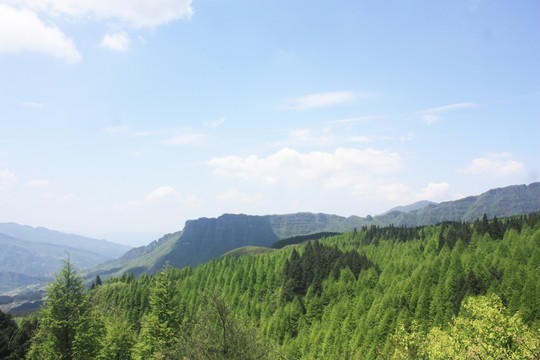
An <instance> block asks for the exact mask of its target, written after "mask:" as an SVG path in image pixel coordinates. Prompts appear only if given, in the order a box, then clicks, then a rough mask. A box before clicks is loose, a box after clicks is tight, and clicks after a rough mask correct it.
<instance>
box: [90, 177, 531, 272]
mask: <svg viewBox="0 0 540 360" xmlns="http://www.w3.org/2000/svg"><path fill="white" fill-rule="evenodd" d="M423 204H425V205H424V206H423V207H420V206H421V205H423ZM419 207H420V208H419ZM400 208H401V209H403V210H404V211H398V210H392V211H389V212H386V213H384V214H382V215H379V216H374V217H370V216H368V217H366V218H362V217H358V216H350V217H348V218H345V217H341V216H337V215H326V214H312V213H296V214H286V215H266V216H250V215H242V214H240V215H232V214H225V215H222V216H220V217H218V218H212V219H209V218H200V219H197V220H189V221H187V222H186V225H185V227H184V230H183V232H182V233H175V234H171V235H167V236H165V237H163V238H162V239H160V240H159V241H157V242H153V243H152V244H150V245H148V246H146V247H140V248H137V249H133V250H131V251H130V252H128V253H126V254H125V255H124V256H123V257H122V258H120V259H117V260H114V261H111V262H108V263H106V264H103V265H100V266H98V267H96V268H94V269H92V272H91V275H95V274H100V275H108V276H118V275H121V274H122V273H124V272H133V273H135V275H140V274H141V273H153V272H156V271H157V270H160V269H161V268H162V267H163V266H164V265H165V263H166V262H169V263H170V264H171V265H173V266H175V267H184V266H189V265H191V266H196V265H198V264H202V263H205V262H207V261H209V260H211V259H213V258H216V257H219V256H221V255H222V254H224V253H226V252H229V251H231V250H234V249H236V248H239V247H243V246H265V247H268V246H270V245H271V244H272V243H274V242H275V241H277V240H280V239H285V238H288V237H292V236H298V235H306V234H312V233H317V232H345V231H352V230H353V229H354V228H357V229H360V228H361V227H362V226H371V225H377V226H388V225H390V224H394V225H396V226H401V225H407V226H418V225H429V224H437V223H440V222H442V221H447V220H452V221H460V220H465V221H472V220H475V219H476V218H481V217H482V215H483V214H484V212H485V213H487V214H488V216H489V217H490V218H491V217H493V216H497V217H505V216H510V215H517V214H529V213H531V212H534V211H540V183H533V184H530V185H528V186H526V185H519V186H510V187H506V188H501V189H494V190H490V191H488V192H485V193H483V194H481V195H478V196H470V197H467V198H464V199H460V200H456V201H448V202H443V203H440V204H436V203H432V202H419V203H415V204H411V205H409V206H404V207H400ZM394 209H396V208H394Z"/></svg>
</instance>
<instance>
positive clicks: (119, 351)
mask: <svg viewBox="0 0 540 360" xmlns="http://www.w3.org/2000/svg"><path fill="white" fill-rule="evenodd" d="M239 255H240V256H225V257H222V258H220V259H215V260H212V261H210V262H209V263H207V264H204V265H201V266H199V267H197V268H196V269H193V268H191V267H187V268H183V269H175V268H172V267H170V266H166V267H165V268H164V269H163V271H161V272H158V273H157V274H156V275H142V276H141V277H140V278H139V279H136V278H135V277H134V276H133V275H128V274H126V275H123V276H121V277H119V278H114V279H110V280H108V281H106V282H105V283H104V284H102V285H99V282H98V285H94V286H93V288H92V289H91V290H89V291H88V293H85V292H84V290H83V289H82V288H81V287H80V285H77V286H73V285H72V286H69V285H67V284H68V283H70V284H74V283H77V281H74V279H75V280H76V279H77V275H76V274H75V273H74V272H73V269H72V268H69V269H66V267H64V270H63V272H62V273H61V274H60V276H59V277H58V278H57V279H56V280H55V282H54V283H53V284H52V285H51V286H50V288H49V297H48V302H47V306H46V308H45V309H44V310H43V311H42V314H41V319H40V320H39V328H38V330H37V332H36V333H35V335H34V340H33V341H32V345H31V346H30V350H29V355H28V358H30V359H38V358H39V359H53V358H58V357H59V356H64V357H63V358H66V359H67V358H70V357H68V356H74V357H75V358H80V359H85V358H99V359H113V358H114V359H151V358H159V359H183V358H186V359H263V358H268V359H376V358H380V359H407V358H408V359H506V358H511V359H537V358H538V357H539V356H540V332H539V327H540V277H539V276H538V274H539V273H540V213H534V214H532V215H529V216H519V217H512V218H508V219H502V220H499V219H496V218H495V219H494V220H492V221H488V219H487V217H484V218H483V219H482V220H479V221H475V222H474V223H463V222H446V223H443V224H440V225H436V226H428V227H415V228H407V227H394V226H391V227H386V228H379V227H375V226H373V227H363V228H359V229H358V230H357V231H353V232H349V233H345V234H342V235H338V236H332V237H329V238H325V239H321V240H318V241H311V242H308V243H304V244H301V245H293V246H288V247H285V248H283V249H278V250H274V251H272V252H268V253H263V254H253V253H251V252H249V251H246V252H244V255H242V254H239ZM79 279H80V278H79ZM64 293H69V294H75V295H76V296H75V297H74V298H76V299H79V300H77V301H76V302H72V303H69V304H67V305H66V304H65V303H63V302H61V301H60V300H59V299H61V298H62V294H64ZM62 304H63V305H62ZM62 306H63V307H62ZM66 319H69V322H68V323H69V324H71V326H72V328H71V330H70V333H69V334H70V335H69V336H72V338H71V339H72V341H71V342H67V343H58V342H57V340H56V339H57V337H59V338H62V337H63V336H64V335H65V334H64V333H63V331H64V330H62V328H61V326H60V324H63V321H66ZM53 330H54V331H53ZM66 344H67V345H66ZM20 347H24V346H23V345H21V346H20ZM20 347H19V348H20ZM19 348H18V349H19ZM66 349H67V350H66ZM61 352H64V353H61Z"/></svg>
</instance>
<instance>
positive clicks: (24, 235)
mask: <svg viewBox="0 0 540 360" xmlns="http://www.w3.org/2000/svg"><path fill="white" fill-rule="evenodd" d="M0 233H2V234H6V235H9V236H12V237H14V238H16V239H21V240H26V241H32V242H36V243H47V244H54V245H60V246H69V247H70V248H76V249H80V250H85V251H90V252H92V253H97V254H101V255H103V256H105V257H106V258H107V259H114V258H116V257H119V256H122V255H124V253H125V252H126V251H128V250H129V249H131V246H128V245H121V244H116V243H113V242H110V241H107V240H98V239H92V238H88V237H85V236H80V235H75V234H65V233H62V232H59V231H55V230H49V229H46V228H43V227H37V228H35V227H32V226H28V225H19V224H16V223H12V222H11V223H0Z"/></svg>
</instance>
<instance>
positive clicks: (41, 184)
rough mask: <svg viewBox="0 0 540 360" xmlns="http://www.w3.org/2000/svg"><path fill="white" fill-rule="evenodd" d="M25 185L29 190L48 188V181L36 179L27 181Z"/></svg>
mask: <svg viewBox="0 0 540 360" xmlns="http://www.w3.org/2000/svg"><path fill="white" fill-rule="evenodd" d="M25 185H26V186H27V187H31V188H45V187H47V186H49V181H47V180H38V179H36V180H30V181H27V182H26V184H25Z"/></svg>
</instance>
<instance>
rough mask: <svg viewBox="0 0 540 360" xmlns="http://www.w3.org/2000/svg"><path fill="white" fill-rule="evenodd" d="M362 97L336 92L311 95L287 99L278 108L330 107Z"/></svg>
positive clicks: (346, 92) (350, 92)
mask: <svg viewBox="0 0 540 360" xmlns="http://www.w3.org/2000/svg"><path fill="white" fill-rule="evenodd" d="M361 95H363V94H359V93H355V92H352V91H336V92H326V93H318V94H311V95H307V96H303V97H299V98H294V99H287V100H285V104H283V105H280V106H278V107H277V108H278V109H279V110H306V109H313V108H321V107H328V106H333V105H337V104H342V103H346V102H351V101H354V100H356V99H357V98H359V97H360V96H361ZM364 96H365V95H364Z"/></svg>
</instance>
